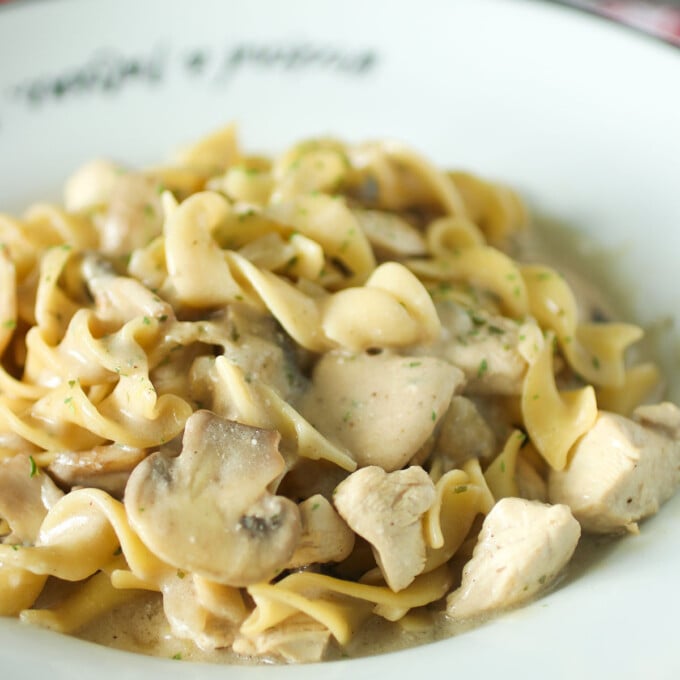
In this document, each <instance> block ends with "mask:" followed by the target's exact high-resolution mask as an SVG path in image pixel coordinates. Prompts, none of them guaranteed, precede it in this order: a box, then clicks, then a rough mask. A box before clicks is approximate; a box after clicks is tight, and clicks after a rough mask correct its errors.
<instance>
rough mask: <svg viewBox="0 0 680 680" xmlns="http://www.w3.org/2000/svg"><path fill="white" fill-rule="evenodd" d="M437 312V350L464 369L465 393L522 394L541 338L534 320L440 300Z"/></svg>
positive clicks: (437, 352) (443, 356)
mask: <svg viewBox="0 0 680 680" xmlns="http://www.w3.org/2000/svg"><path fill="white" fill-rule="evenodd" d="M437 313H438V314H439V318H440V319H441V323H442V336H441V338H440V340H439V341H438V342H437V343H436V347H435V348H434V353H435V354H436V355H437V356H441V357H442V358H444V359H447V360H448V361H449V362H451V363H452V364H453V365H454V366H456V367H457V368H459V369H460V370H461V371H463V373H464V374H465V378H466V380H467V383H466V386H465V392H466V394H506V395H516V394H520V392H521V391H522V384H523V381H524V376H525V374H526V371H527V367H528V365H529V358H530V357H531V355H532V353H533V352H534V351H535V349H534V345H535V344H538V343H540V339H541V331H540V329H539V328H538V326H537V324H536V322H535V321H533V320H531V319H529V320H527V321H525V322H523V323H517V322H515V321H513V320H512V319H508V318H506V317H503V316H499V315H492V314H488V313H486V312H483V311H481V310H470V309H465V308H464V307H461V306H459V305H457V304H454V303H452V302H440V303H438V304H437ZM428 351H432V349H431V348H430V349H428Z"/></svg>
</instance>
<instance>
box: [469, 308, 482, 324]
mask: <svg viewBox="0 0 680 680" xmlns="http://www.w3.org/2000/svg"><path fill="white" fill-rule="evenodd" d="M468 316H469V317H470V321H472V323H473V324H474V325H475V326H483V325H484V324H485V323H486V319H484V318H483V317H481V316H479V314H477V313H476V312H475V311H474V310H472V309H468Z"/></svg>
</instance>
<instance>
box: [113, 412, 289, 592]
mask: <svg viewBox="0 0 680 680" xmlns="http://www.w3.org/2000/svg"><path fill="white" fill-rule="evenodd" d="M279 439H280V436H279V434H278V433H277V432H275V431H271V430H262V429H259V428H254V427H249V426H247V425H241V424H240V423H236V422H233V421H230V420H226V419H224V418H220V417H219V416H216V415H215V414H213V413H211V412H209V411H197V412H195V413H194V414H193V415H192V416H191V417H190V418H189V419H188V420H187V423H186V428H185V431H184V438H183V442H182V444H183V445H182V451H181V453H180V455H179V456H176V457H169V456H167V455H164V454H163V453H161V452H158V453H155V454H153V455H151V456H149V457H148V458H147V459H145V460H144V461H143V462H142V463H140V464H139V465H138V466H137V467H136V468H135V470H134V471H133V472H132V474H131V476H130V480H129V481H128V484H127V487H126V490H125V508H126V510H127V513H128V517H129V518H130V523H131V525H132V527H133V529H134V530H135V531H136V532H137V533H138V534H139V536H140V538H141V539H142V541H144V543H145V544H146V545H147V546H148V547H149V549H151V550H152V551H153V552H154V553H155V554H157V555H158V556H159V557H161V558H162V559H163V560H165V561H166V562H168V563H169V564H171V565H173V566H176V567H178V568H181V569H183V570H187V571H191V572H194V573H196V574H199V575H201V576H204V577H206V578H209V579H212V580H213V581H216V582H218V583H224V584H228V585H232V586H246V585H249V584H251V583H257V582H260V581H267V580H269V579H271V578H272V577H273V576H275V575H276V574H277V573H278V571H279V570H281V569H282V568H283V567H285V565H286V564H287V562H288V561H289V559H290V557H291V555H292V554H293V551H294V550H295V546H296V545H297V542H298V539H299V537H300V531H301V522H300V514H299V511H298V508H297V506H296V505H295V503H293V502H292V501H290V500H289V499H287V498H284V497H282V496H276V495H273V494H272V493H270V492H269V491H268V489H267V487H268V485H269V484H271V482H272V481H273V480H275V479H276V478H277V477H278V476H279V475H280V474H281V473H282V472H283V470H284V466H285V463H284V460H283V458H282V457H281V454H280V453H279V451H278V443H279Z"/></svg>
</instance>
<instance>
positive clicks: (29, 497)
mask: <svg viewBox="0 0 680 680" xmlns="http://www.w3.org/2000/svg"><path fill="white" fill-rule="evenodd" d="M63 495H64V494H63V492H62V491H61V490H59V489H58V488H57V487H56V486H55V484H54V482H53V481H52V480H51V479H50V477H49V476H48V475H47V474H45V473H44V472H42V471H41V470H40V469H39V468H37V467H36V465H35V463H34V462H33V459H32V458H30V456H27V455H24V454H19V455H16V456H12V457H11V458H5V459H2V460H0V518H2V519H4V520H5V521H6V522H7V524H9V527H10V529H11V530H12V533H11V535H10V536H11V539H10V542H12V543H33V542H35V540H36V538H37V537H38V532H39V530H40V525H41V524H42V522H43V520H44V519H45V515H46V514H47V513H48V511H49V510H50V508H51V507H52V506H53V505H54V504H55V503H56V502H57V501H58V500H59V499H60V498H61V497H62V496H63Z"/></svg>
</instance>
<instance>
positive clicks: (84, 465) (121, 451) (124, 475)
mask: <svg viewBox="0 0 680 680" xmlns="http://www.w3.org/2000/svg"><path fill="white" fill-rule="evenodd" d="M145 456H146V452H145V451H144V449H135V448H130V447H128V446H122V445H120V444H109V445H106V446H96V447H95V448H93V449H90V450H89V451H60V452H58V453H57V454H56V455H55V457H54V459H53V460H52V462H51V463H50V464H49V465H48V466H47V469H48V471H49V473H50V475H52V477H53V478H54V479H55V480H56V481H57V482H58V483H59V484H61V485H63V486H66V487H69V488H70V487H73V486H87V487H93V488H95V489H103V490H104V491H106V492H107V493H110V494H111V495H112V496H115V497H116V498H122V497H123V491H124V490H125V485H126V484H127V480H128V477H129V476H130V473H131V472H132V470H133V469H134V468H135V466H136V465H137V464H138V463H140V462H141V461H142V460H143V459H144V457H145Z"/></svg>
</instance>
